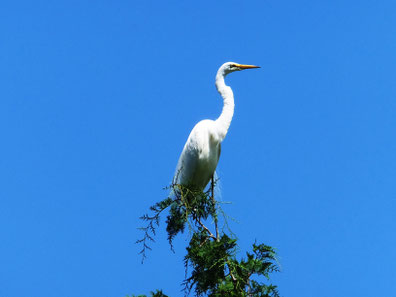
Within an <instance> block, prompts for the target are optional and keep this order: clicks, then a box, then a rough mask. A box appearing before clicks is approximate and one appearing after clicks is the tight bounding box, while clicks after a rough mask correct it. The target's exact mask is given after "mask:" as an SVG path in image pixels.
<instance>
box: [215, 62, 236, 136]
mask: <svg viewBox="0 0 396 297" xmlns="http://www.w3.org/2000/svg"><path fill="white" fill-rule="evenodd" d="M225 76H226V74H225V73H224V71H222V69H219V71H218V72H217V75H216V88H217V91H218V92H219V93H220V95H221V97H223V110H222V112H221V114H220V116H219V117H218V119H217V120H216V121H215V123H216V126H217V133H218V137H219V138H220V141H223V139H224V138H225V136H226V134H227V132H228V128H229V127H230V124H231V120H232V116H233V115H234V93H233V92H232V90H231V88H230V87H229V86H227V85H226V84H225V82H224V77H225Z"/></svg>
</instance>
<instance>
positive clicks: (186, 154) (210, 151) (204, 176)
mask: <svg viewBox="0 0 396 297" xmlns="http://www.w3.org/2000/svg"><path fill="white" fill-rule="evenodd" d="M252 68H260V67H258V66H254V65H242V64H238V63H234V62H227V63H224V64H223V65H222V66H221V67H220V68H219V70H218V71H217V75H216V88H217V91H218V92H219V93H220V95H221V96H222V97H223V102H224V105H223V110H222V112H221V115H220V116H219V117H218V119H217V120H215V121H213V120H203V121H200V122H199V123H198V124H196V125H195V127H194V128H193V130H192V131H191V133H190V136H189V137H188V139H187V142H186V144H185V145H184V148H183V151H182V153H181V155H180V158H179V162H178V163H177V167H176V173H175V177H174V179H173V183H174V184H179V185H183V186H188V187H193V188H195V189H200V190H204V189H205V187H206V186H207V184H208V183H209V181H210V179H211V178H212V177H213V174H214V172H215V170H216V166H217V163H218V162H219V158H220V151H221V142H222V141H223V140H224V138H225V136H226V135H227V131H228V128H229V127H230V124H231V120H232V116H233V115H234V94H233V92H232V90H231V88H230V87H229V86H227V85H226V84H225V82H224V78H225V77H226V75H227V74H229V73H231V72H234V71H240V70H244V69H252Z"/></svg>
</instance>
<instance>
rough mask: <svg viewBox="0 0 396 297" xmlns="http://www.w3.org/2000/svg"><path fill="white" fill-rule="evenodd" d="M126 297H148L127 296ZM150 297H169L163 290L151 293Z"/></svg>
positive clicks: (142, 296) (145, 296)
mask: <svg viewBox="0 0 396 297" xmlns="http://www.w3.org/2000/svg"><path fill="white" fill-rule="evenodd" d="M125 297H147V295H127V296H125ZM150 297H168V296H167V295H165V294H164V293H163V292H162V290H156V291H155V292H150Z"/></svg>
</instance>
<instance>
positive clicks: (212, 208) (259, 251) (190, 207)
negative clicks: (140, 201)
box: [137, 183, 279, 297]
mask: <svg viewBox="0 0 396 297" xmlns="http://www.w3.org/2000/svg"><path fill="white" fill-rule="evenodd" d="M213 186H214V185H213V183H212V187H211V191H207V192H202V191H195V190H192V189H191V188H189V187H183V186H180V185H172V187H171V188H172V193H173V194H174V196H175V197H173V198H166V199H164V200H162V201H160V202H158V203H156V204H155V205H154V206H152V207H151V208H150V210H151V211H152V212H154V214H153V215H151V216H149V215H147V214H146V215H144V216H142V217H141V218H142V219H143V220H144V221H147V222H148V225H147V227H144V228H140V229H141V230H143V231H144V237H143V238H142V239H140V240H138V241H137V242H138V243H141V244H143V249H142V251H141V254H142V256H143V259H144V258H145V257H146V250H147V249H151V248H150V247H149V246H148V244H147V242H148V241H154V238H153V237H154V235H155V228H156V227H158V226H159V217H160V214H161V213H162V212H163V211H164V210H165V209H168V210H169V212H168V215H167V218H166V225H167V226H166V231H167V233H168V240H169V243H170V245H171V248H172V250H173V247H172V241H173V239H174V238H175V236H176V235H178V234H179V233H183V232H184V230H185V228H186V226H188V228H189V229H190V231H192V236H191V240H190V242H189V244H188V246H187V247H186V250H187V254H186V255H185V257H184V264H185V268H186V278H185V280H184V281H183V284H184V291H185V294H186V295H188V294H190V293H191V292H194V295H195V296H210V297H221V296H230V297H232V296H235V297H244V296H246V297H253V296H254V297H256V296H257V297H278V296H279V293H278V291H277V287H276V286H274V285H272V284H270V283H269V281H270V274H271V273H272V272H278V271H279V268H278V265H277V260H276V253H275V250H274V249H273V248H272V247H270V246H268V245H265V244H256V243H254V244H253V247H252V251H251V252H247V253H246V258H243V259H240V260H238V259H237V258H236V256H237V255H236V254H237V252H236V251H237V239H236V238H234V237H230V236H229V235H227V234H226V233H225V232H224V231H222V232H219V226H218V224H219V223H218V218H217V216H218V213H219V210H220V208H219V205H218V203H217V202H216V201H215V199H214V196H213ZM210 218H212V219H213V225H214V226H213V225H212V227H214V230H215V232H212V231H211V230H210V228H208V227H207V226H206V225H205V224H206V223H207V221H208V220H209V219H210ZM189 269H191V272H190V273H188V270H189ZM151 294H152V295H151V296H152V297H161V296H162V297H164V296H166V295H164V294H163V293H162V291H156V292H155V293H154V292H152V293H151ZM139 296H142V297H143V296H145V295H139Z"/></svg>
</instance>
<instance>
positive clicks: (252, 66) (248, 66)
mask: <svg viewBox="0 0 396 297" xmlns="http://www.w3.org/2000/svg"><path fill="white" fill-rule="evenodd" d="M235 66H237V67H239V68H241V69H253V68H260V66H254V65H244V64H235Z"/></svg>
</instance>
